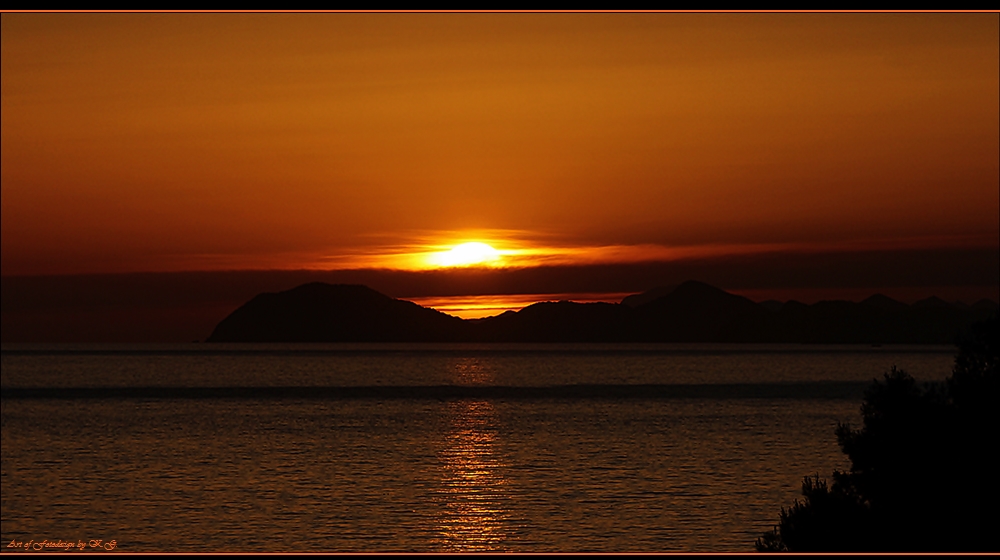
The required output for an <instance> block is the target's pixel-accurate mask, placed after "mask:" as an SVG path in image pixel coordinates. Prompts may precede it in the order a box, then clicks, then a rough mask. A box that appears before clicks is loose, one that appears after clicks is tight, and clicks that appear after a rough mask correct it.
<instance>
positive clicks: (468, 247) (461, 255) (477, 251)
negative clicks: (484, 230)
mask: <svg viewBox="0 0 1000 560" xmlns="http://www.w3.org/2000/svg"><path fill="white" fill-rule="evenodd" d="M500 259H501V256H500V251H497V250H496V249H494V248H493V247H490V246H489V245H487V244H485V243H480V242H478V241H470V242H468V243H462V244H460V245H456V246H454V247H452V248H451V250H449V251H442V252H440V253H433V254H432V255H431V256H430V257H429V259H428V261H429V262H430V263H431V264H433V265H435V266H474V265H492V264H497V263H498V262H499V261H500Z"/></svg>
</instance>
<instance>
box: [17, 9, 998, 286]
mask: <svg viewBox="0 0 1000 560" xmlns="http://www.w3.org/2000/svg"><path fill="white" fill-rule="evenodd" d="M0 23H2V35H0V39H2V68H3V71H2V113H3V118H2V145H0V146H2V207H0V208H2V269H3V275H5V276H9V275H24V274H71V273H106V272H142V271H181V270H220V269H270V268H286V269H297V268H310V269H316V268H320V269H321V268H352V267H366V266H390V267H391V266H399V267H403V268H406V267H409V266H410V265H408V264H406V261H405V260H398V259H397V260H394V259H396V257H394V256H393V255H397V254H412V253H414V252H421V251H429V250H440V249H442V248H446V247H447V245H448V244H449V243H454V242H461V241H474V240H479V241H488V242H491V243H492V244H493V245H494V246H495V247H496V248H497V249H499V250H501V251H511V252H512V253H511V254H512V255H513V254H514V253H513V252H514V251H517V250H521V251H522V253H520V255H521V257H520V260H516V259H515V260H511V261H510V263H508V264H510V265H511V266H528V265H535V264H544V263H548V264H567V263H569V264H572V263H600V262H634V261H637V260H670V259H675V258H694V257H698V256H711V255H720V254H734V255H743V254H747V253H752V252H754V251H771V252H773V251H775V250H782V248H787V249H790V250H791V249H794V250H796V251H800V252H801V251H810V250H812V251H820V252H822V251H842V250H845V248H848V249H849V248H851V247H854V248H859V247H860V248H865V247H869V248H875V249H880V250H881V249H891V248H894V247H898V248H911V249H912V248H920V247H927V248H935V249H936V248H941V247H955V248H969V247H975V248H982V247H996V246H997V245H998V244H1000V242H998V232H1000V210H998V208H1000V194H998V193H1000V156H998V153H1000V108H998V107H1000V70H998V67H1000V16H998V15H997V14H996V13H992V14H11V13H6V14H4V15H3V16H2V22H0ZM435 248H436V249H435ZM529 257H530V258H529ZM512 258H513V257H512Z"/></svg>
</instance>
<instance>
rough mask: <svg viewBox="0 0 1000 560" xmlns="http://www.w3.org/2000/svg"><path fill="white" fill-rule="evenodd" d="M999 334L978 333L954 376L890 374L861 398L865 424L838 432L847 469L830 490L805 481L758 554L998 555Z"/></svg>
mask: <svg viewBox="0 0 1000 560" xmlns="http://www.w3.org/2000/svg"><path fill="white" fill-rule="evenodd" d="M998 364H1000V328H998V320H997V317H996V316H994V317H993V318H992V319H990V320H988V321H986V322H984V323H979V324H976V325H974V326H973V327H972V329H971V332H970V334H969V335H968V336H967V337H966V338H965V339H964V340H963V341H962V342H961V343H960V344H959V353H958V355H957V356H956V358H955V366H954V369H953V372H952V375H951V376H950V377H949V378H948V379H947V380H946V381H945V382H943V383H937V384H925V385H920V384H918V383H917V382H916V381H915V380H914V379H913V378H912V377H910V376H909V375H907V374H906V373H905V372H903V371H901V370H897V369H896V368H893V369H892V371H891V372H890V373H887V374H886V375H885V379H884V381H881V382H879V381H876V382H875V383H874V384H873V385H872V386H871V387H870V388H869V390H868V391H867V393H866V395H865V401H864V404H863V406H862V407H861V412H862V416H863V425H862V427H861V428H860V429H852V428H851V427H850V426H848V425H841V426H840V427H839V428H838V429H837V440H838V442H839V443H840V447H841V449H842V450H843V451H844V453H846V454H847V456H848V457H849V458H850V460H851V470H850V471H849V472H839V471H835V472H834V473H833V476H832V480H833V483H832V485H829V486H828V485H827V483H826V482H825V481H823V480H821V479H820V478H819V476H818V475H817V476H815V477H809V478H806V479H805V481H804V482H803V485H802V495H803V498H804V499H803V501H801V502H800V501H796V502H795V504H794V505H793V506H792V507H791V508H788V509H784V508H782V511H781V515H780V520H779V523H778V526H777V527H775V528H774V530H773V531H770V532H768V533H765V534H764V535H762V536H761V537H760V538H758V539H757V543H756V547H757V550H758V551H761V552H776V551H791V552H818V551H865V552H877V551H946V552H959V551H994V552H995V551H1000V531H997V529H996V528H997V527H1000V514H998V509H997V508H998V506H1000V486H998V484H997V482H996V459H995V457H994V456H995V455H996V448H997V446H998V443H1000V407H998V397H1000V391H998V387H1000V386H998V382H1000V374H998Z"/></svg>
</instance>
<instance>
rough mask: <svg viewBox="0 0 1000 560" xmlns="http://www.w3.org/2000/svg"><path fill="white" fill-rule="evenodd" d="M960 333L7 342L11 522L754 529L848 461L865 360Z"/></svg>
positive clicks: (944, 361) (870, 366)
mask: <svg viewBox="0 0 1000 560" xmlns="http://www.w3.org/2000/svg"><path fill="white" fill-rule="evenodd" d="M953 353H954V349H952V348H950V347H926V346H914V347H889V346H887V347H884V348H872V347H863V346H801V345H790V346H764V345H479V346H474V345H309V346H295V345H184V346H115V347H112V346H103V347H93V346H26V345H17V346H7V345H5V346H4V347H3V354H2V387H3V390H4V393H3V399H2V438H3V442H2V484H0V488H2V490H0V493H2V504H0V505H2V540H3V542H4V543H9V542H10V541H12V540H14V541H21V542H28V541H31V540H34V541H41V540H43V539H47V540H49V541H58V540H60V539H61V540H63V541H72V542H74V543H76V542H79V541H81V540H83V541H85V542H89V540H90V539H102V540H103V541H105V542H108V541H111V540H114V541H115V544H116V547H117V550H122V551H166V550H179V551H220V550H232V551H339V552H351V551H418V552H430V551H468V550H496V551H520V552H527V551H619V552H622V551H635V552H656V551H750V550H752V547H753V541H754V539H755V538H756V537H757V535H758V534H759V533H760V532H762V531H765V530H767V529H769V528H770V527H771V526H772V525H773V524H774V523H775V522H776V520H777V516H778V512H779V511H780V508H781V507H782V506H788V505H790V504H791V502H792V500H794V499H795V498H797V497H798V494H799V486H800V484H801V479H802V477H803V476H805V475H807V474H812V473H817V472H818V473H820V474H828V473H829V472H830V471H831V470H833V469H835V468H845V467H847V466H848V463H847V461H846V458H845V457H844V455H843V454H842V453H840V451H839V449H838V448H837V445H836V441H835V436H834V433H833V432H834V429H835V428H836V426H837V423H838V422H853V423H857V422H858V420H859V413H858V411H859V407H860V404H861V398H862V394H863V391H864V387H865V386H866V384H867V383H868V382H870V381H871V379H872V378H874V377H880V376H881V374H882V373H883V372H885V371H886V370H887V369H888V368H889V367H890V366H892V365H897V366H899V367H902V368H903V369H906V370H907V371H909V372H911V373H912V374H914V376H915V377H917V378H918V379H926V380H931V379H943V378H944V377H946V376H947V375H948V374H949V372H950V368H951V365H952V360H953ZM581 386H582V387H584V389H580V387H581ZM248 388H249V389H250V390H249V391H248ZM747 395H750V396H747Z"/></svg>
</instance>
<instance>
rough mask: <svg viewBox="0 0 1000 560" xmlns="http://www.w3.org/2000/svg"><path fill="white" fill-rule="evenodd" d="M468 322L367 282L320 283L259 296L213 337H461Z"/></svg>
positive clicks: (326, 339) (371, 339)
mask: <svg viewBox="0 0 1000 560" xmlns="http://www.w3.org/2000/svg"><path fill="white" fill-rule="evenodd" d="M464 326H465V325H464V324H463V322H462V320H461V319H459V318H457V317H452V316H450V315H446V314H444V313H441V312H440V311H436V310H434V309H428V308H426V307H421V306H419V305H417V304H415V303H413V302H409V301H403V300H398V299H393V298H390V297H389V296H386V295H384V294H381V293H379V292H376V291H375V290H373V289H371V288H368V287H366V286H358V285H350V284H325V283H321V282H314V283H311V284H304V285H302V286H299V287H297V288H294V289H291V290H288V291H285V292H279V293H265V294H260V295H258V296H256V297H254V298H253V299H251V300H250V301H248V302H247V303H245V304H244V305H242V306H241V307H240V308H239V309H237V310H236V311H234V312H233V313H232V314H230V315H229V316H228V317H226V318H225V319H223V321H222V322H221V323H219V324H218V326H216V327H215V330H214V331H213V332H212V335H211V336H209V337H208V339H207V342H443V341H452V340H460V339H461V337H462V328H463V327H464Z"/></svg>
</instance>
